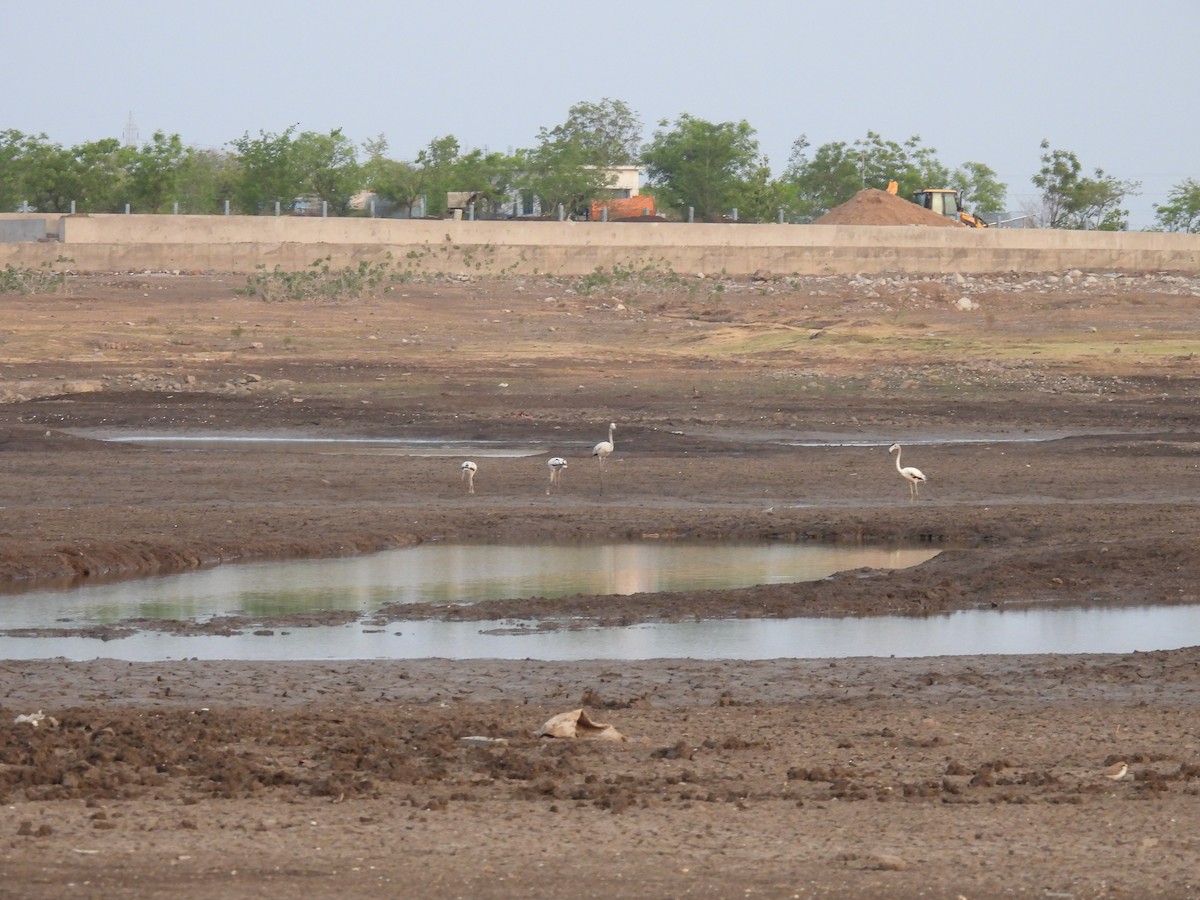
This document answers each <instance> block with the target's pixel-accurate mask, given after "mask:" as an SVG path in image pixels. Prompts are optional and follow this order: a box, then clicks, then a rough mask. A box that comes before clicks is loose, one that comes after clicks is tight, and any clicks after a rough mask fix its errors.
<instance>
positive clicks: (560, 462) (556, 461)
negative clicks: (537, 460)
mask: <svg viewBox="0 0 1200 900" xmlns="http://www.w3.org/2000/svg"><path fill="white" fill-rule="evenodd" d="M546 465H548V466H549V467H550V484H549V485H548V486H547V487H546V493H547V494H549V493H550V490H551V489H552V488H553V487H554V486H555V485H556V484H559V485H561V484H562V470H563V469H565V468H566V467H567V461H566V460H565V459H563V458H562V457H561V456H552V457H550V459H549V460H547V462H546Z"/></svg>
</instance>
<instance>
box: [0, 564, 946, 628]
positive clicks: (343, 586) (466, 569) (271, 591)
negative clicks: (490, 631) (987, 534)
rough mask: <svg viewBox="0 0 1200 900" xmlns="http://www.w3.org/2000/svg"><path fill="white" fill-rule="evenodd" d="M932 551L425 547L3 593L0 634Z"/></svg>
mask: <svg viewBox="0 0 1200 900" xmlns="http://www.w3.org/2000/svg"><path fill="white" fill-rule="evenodd" d="M937 552H938V551H936V550H929V549H912V548H905V549H888V548H878V547H820V546H818V547H813V546H803V545H797V544H768V543H753V544H691V543H688V544H685V543H675V542H662V543H654V542H641V543H638V542H626V543H617V544H582V545H561V546H560V545H548V546H547V545H542V546H538V545H525V546H510V545H490V544H489V545H469V544H453V545H451V544H424V545H421V546H417V547H409V548H405V549H402V550H392V551H388V552H385V553H376V554H372V555H370V556H361V557H353V558H349V559H332V560H330V559H325V560H301V561H293V562H282V563H256V564H244V565H229V566H219V567H217V568H214V569H209V570H205V571H201V572H187V573H184V574H182V575H172V576H167V577H161V578H144V579H138V580H136V581H124V582H118V583H114V584H99V585H88V586H84V587H80V588H78V589H75V590H71V591H33V592H28V593H23V594H20V595H15V596H11V597H8V598H0V630H4V629H14V628H47V627H59V626H61V625H63V624H64V623H70V624H73V625H93V624H110V623H114V622H119V621H121V620H123V619H129V618H154V619H202V618H207V617H211V616H220V615H232V614H240V615H248V616H272V615H284V614H288V613H306V612H317V611H321V610H354V611H359V612H362V613H364V614H366V613H370V612H373V611H375V610H377V609H378V608H379V607H381V606H383V605H384V604H388V603H413V602H421V601H432V602H437V603H475V602H478V601H480V600H488V599H499V598H509V597H516V598H520V597H562V596H567V595H570V594H633V593H640V592H649V591H684V590H696V589H705V588H736V587H748V586H751V585H756V584H769V583H778V582H791V581H814V580H817V579H820V578H825V577H827V576H829V575H831V574H833V573H834V572H839V571H844V570H846V569H856V568H861V567H870V568H904V567H907V566H914V565H917V564H919V563H922V562H924V561H925V560H927V559H929V558H931V557H933V556H935V555H936V554H937Z"/></svg>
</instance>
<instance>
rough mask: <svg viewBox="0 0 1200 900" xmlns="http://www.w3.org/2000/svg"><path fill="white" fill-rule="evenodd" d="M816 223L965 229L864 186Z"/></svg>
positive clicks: (890, 195)
mask: <svg viewBox="0 0 1200 900" xmlns="http://www.w3.org/2000/svg"><path fill="white" fill-rule="evenodd" d="M813 224H814V225H932V226H933V227H935V228H945V227H949V228H962V227H965V226H963V224H962V223H961V222H955V221H954V220H953V219H948V218H946V217H945V216H940V215H938V214H937V213H935V212H933V211H932V210H929V209H925V207H923V206H917V204H915V203H911V202H910V201H908V200H903V199H901V198H900V197H897V196H896V195H895V194H889V193H888V192H887V191H881V190H879V189H878V188H865V189H863V190H861V191H859V192H858V193H857V194H855V195H854V196H853V197H851V198H850V199H849V200H847V201H846V202H845V203H843V204H842V205H841V206H835V207H834V208H833V209H831V210H829V212H827V213H825V215H823V216H821V217H820V218H818V219H814V220H813Z"/></svg>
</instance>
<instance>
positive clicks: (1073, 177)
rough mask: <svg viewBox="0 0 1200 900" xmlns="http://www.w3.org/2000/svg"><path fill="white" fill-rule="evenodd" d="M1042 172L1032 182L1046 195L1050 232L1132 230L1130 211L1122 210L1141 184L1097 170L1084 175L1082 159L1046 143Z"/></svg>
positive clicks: (1045, 213)
mask: <svg viewBox="0 0 1200 900" xmlns="http://www.w3.org/2000/svg"><path fill="white" fill-rule="evenodd" d="M1041 147H1042V168H1041V169H1040V170H1039V171H1038V173H1037V174H1036V175H1034V176H1033V178H1031V179H1030V180H1031V181H1032V182H1033V184H1034V186H1035V187H1037V188H1038V189H1039V190H1041V192H1042V211H1043V214H1044V215H1045V218H1046V224H1047V225H1048V226H1049V227H1050V228H1071V229H1077V230H1098V231H1123V230H1125V229H1126V228H1128V227H1129V222H1128V218H1129V211H1128V210H1125V209H1121V204H1123V203H1124V202H1125V197H1126V195H1128V194H1136V193H1137V190H1138V188H1140V187H1141V184H1140V183H1139V182H1136V181H1120V180H1118V179H1116V178H1113V177H1112V176H1110V175H1106V174H1105V173H1104V170H1103V169H1096V170H1095V173H1094V175H1093V176H1092V177H1091V178H1088V177H1086V176H1084V175H1083V166H1082V165H1081V164H1080V162H1079V158H1078V157H1077V156H1076V155H1075V154H1074V153H1072V152H1070V151H1067V150H1052V149H1051V148H1050V142H1049V141H1045V140H1043V141H1042V144H1041Z"/></svg>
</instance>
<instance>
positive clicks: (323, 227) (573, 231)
mask: <svg viewBox="0 0 1200 900" xmlns="http://www.w3.org/2000/svg"><path fill="white" fill-rule="evenodd" d="M52 230H54V229H53V228H52ZM58 233H59V234H61V237H62V241H61V243H57V244H28V243H25V244H0V265H4V264H6V263H11V264H12V265H16V266H21V265H25V266H37V265H41V264H43V263H47V262H53V261H54V260H55V259H58V258H59V257H64V258H66V259H69V260H70V261H71V262H70V263H68V264H64V265H66V266H67V267H69V268H72V269H74V270H77V271H108V272H115V271H140V270H158V271H162V270H166V271H175V270H178V271H184V272H232V273H251V272H254V271H255V270H256V269H257V268H259V267H265V268H267V269H268V270H271V269H274V268H275V267H276V266H278V267H280V268H281V269H284V270H287V271H299V270H303V269H305V268H307V267H309V266H312V265H313V264H314V263H317V262H318V261H327V262H328V264H329V265H330V266H332V267H335V268H338V267H342V266H355V265H358V264H359V263H361V262H369V263H381V262H388V263H389V264H390V265H392V266H395V267H396V268H398V269H407V270H411V271H413V272H424V273H433V272H442V273H447V274H467V275H501V274H532V273H539V272H540V273H553V274H564V275H582V274H587V273H590V272H594V271H596V270H597V269H602V270H610V269H612V268H613V267H622V268H643V267H652V268H658V269H670V270H672V271H676V272H680V273H686V274H692V273H696V272H704V273H705V274H719V273H726V274H730V275H747V274H751V273H754V272H769V273H771V274H775V275H789V274H797V275H824V274H831V275H832V274H853V273H859V272H861V273H866V274H878V273H882V272H907V273H946V272H958V273H962V274H981V273H987V272H1010V271H1018V272H1058V271H1065V270H1069V269H1086V270H1102V271H1175V272H1189V273H1195V272H1200V235H1188V234H1166V233H1158V232H1097V231H1062V230H1055V229H1001V228H996V229H968V228H921V227H915V226H866V225H741V224H715V225H713V224H696V225H687V224H677V223H666V222H639V223H623V222H622V223H606V222H570V221H567V222H524V221H503V222H492V221H475V222H472V221H455V220H399V219H368V218H304V217H282V216H280V217H276V216H141V215H129V216H125V215H103V216H64V217H61V219H60V221H59V223H58Z"/></svg>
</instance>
